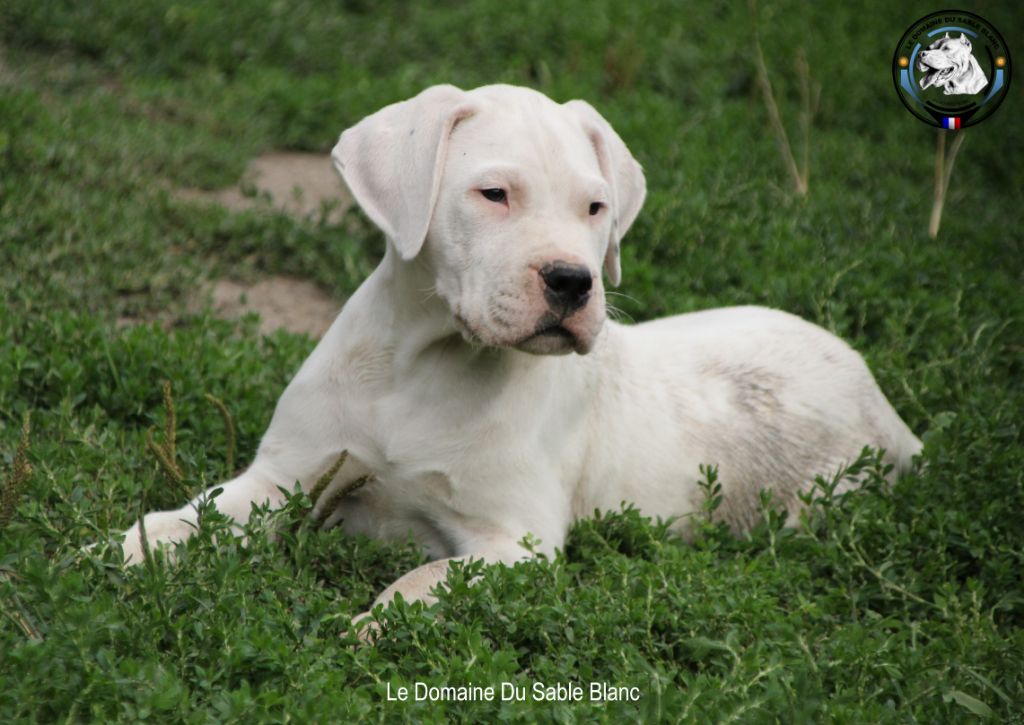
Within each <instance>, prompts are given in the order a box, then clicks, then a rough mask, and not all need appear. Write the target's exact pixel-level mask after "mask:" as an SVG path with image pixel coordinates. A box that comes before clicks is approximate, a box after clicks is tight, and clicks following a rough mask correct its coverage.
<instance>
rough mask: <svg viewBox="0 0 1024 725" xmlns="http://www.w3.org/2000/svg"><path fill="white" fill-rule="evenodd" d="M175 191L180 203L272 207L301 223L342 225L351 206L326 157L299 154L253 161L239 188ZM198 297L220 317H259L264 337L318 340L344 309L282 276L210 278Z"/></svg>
mask: <svg viewBox="0 0 1024 725" xmlns="http://www.w3.org/2000/svg"><path fill="white" fill-rule="evenodd" d="M253 191H255V194H254V193H252V192H253ZM247 192H248V193H247ZM173 193H174V195H175V197H177V198H179V199H184V200H187V201H190V202H198V203H208V204H219V205H221V206H223V207H226V208H227V209H230V210H231V211H243V210H248V209H274V210H277V211H282V212H284V213H286V214H289V215H291V216H294V217H296V218H299V219H319V218H320V216H319V215H321V214H324V217H323V218H324V220H325V221H326V222H327V223H328V224H339V223H340V222H341V219H342V217H343V216H344V214H345V212H346V211H348V209H349V207H351V206H352V198H351V197H350V196H349V195H348V192H347V191H346V190H345V188H344V186H343V185H342V183H341V179H340V178H339V177H338V174H337V173H336V172H335V170H334V168H333V167H332V165H331V160H330V158H329V157H328V156H326V155H320V154H307V153H296V152H273V153H268V154H264V155H263V156H259V157H257V158H255V159H253V160H252V161H250V162H249V165H248V167H247V168H246V171H245V174H244V175H243V176H242V179H241V181H240V182H239V184H237V185H236V186H232V187H230V188H227V189H219V190H217V191H204V190H201V189H191V188H186V189H176V190H175V191H174V192H173ZM200 297H201V298H202V299H204V300H209V301H210V303H211V305H212V307H213V310H214V312H215V313H216V314H217V315H219V316H221V317H225V318H229V319H234V318H239V317H242V316H244V315H246V314H248V313H250V312H256V313H258V314H259V316H260V319H261V322H260V330H261V331H262V332H264V333H269V332H273V331H274V330H278V329H281V328H284V329H286V330H289V331H291V332H304V333H306V334H308V335H310V336H312V337H314V338H318V337H320V336H322V335H323V333H324V332H326V331H327V328H328V327H330V324H331V322H332V321H333V320H334V318H335V316H336V315H337V313H338V310H339V309H340V307H341V303H340V302H338V301H336V300H333V299H331V298H330V297H329V296H328V295H327V294H325V293H324V292H323V291H322V290H321V289H320V288H319V287H317V286H316V285H314V284H312V283H311V282H306V281H304V280H300V279H295V278H292V277H284V276H271V277H266V278H264V279H261V280H258V281H257V282H255V283H252V284H246V283H242V282H238V281H235V280H231V279H218V280H212V281H210V282H209V283H207V284H206V285H204V286H203V289H202V291H201V294H200Z"/></svg>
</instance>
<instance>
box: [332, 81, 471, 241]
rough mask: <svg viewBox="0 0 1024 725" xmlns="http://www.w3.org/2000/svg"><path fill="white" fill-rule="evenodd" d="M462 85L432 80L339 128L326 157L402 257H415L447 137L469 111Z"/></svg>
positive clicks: (427, 221) (438, 178)
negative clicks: (414, 92) (427, 85)
mask: <svg viewBox="0 0 1024 725" xmlns="http://www.w3.org/2000/svg"><path fill="white" fill-rule="evenodd" d="M474 111H475V107H474V106H473V104H472V103H471V102H470V100H469V97H468V96H467V94H466V92H465V91H462V90H460V89H458V88H456V87H455V86H449V85H441V86H432V87H430V88H428V89H426V90H425V91H423V92H422V93H420V94H419V95H418V96H415V97H413V98H410V99H409V100H407V101H402V102H401V103H394V104H392V105H390V106H386V107H384V108H382V109H381V110H379V111H377V112H376V113H374V114H373V115H370V116H367V117H366V118H364V119H363V120H362V121H360V122H359V123H357V124H356V125H355V126H353V127H352V128H350V129H348V130H347V131H345V132H344V133H343V134H341V139H339V141H338V143H337V145H336V146H335V147H334V150H333V151H332V152H331V159H332V160H333V161H334V167H335V168H336V169H337V170H338V173H339V174H341V178H342V180H344V182H345V185H346V186H347V187H348V189H349V191H350V192H351V193H352V197H353V198H354V199H355V200H356V202H358V204H359V206H360V207H362V209H363V211H364V212H366V215H367V216H368V217H370V220H371V221H372V222H373V223H374V224H376V225H377V226H378V227H380V229H381V231H383V232H384V234H385V236H387V238H388V239H390V240H391V241H392V242H393V243H394V245H395V248H396V249H397V251H398V254H399V255H400V256H401V258H402V259H404V260H407V261H408V260H410V259H412V258H413V257H415V256H416V255H417V254H418V253H419V251H420V248H421V247H422V246H423V242H424V240H425V239H426V237H427V229H428V227H429V226H430V219H431V217H432V216H433V214H434V206H435V204H436V202H437V194H438V189H439V188H440V185H441V171H442V169H443V168H444V160H445V155H446V152H447V148H448V137H449V136H450V135H451V132H452V129H453V128H454V127H455V124H456V123H458V122H459V121H460V120H462V119H463V118H466V117H467V116H470V115H472V114H473V113H474Z"/></svg>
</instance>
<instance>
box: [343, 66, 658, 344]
mask: <svg viewBox="0 0 1024 725" xmlns="http://www.w3.org/2000/svg"><path fill="white" fill-rule="evenodd" d="M332 158H333V159H334V163H335V165H336V167H337V168H338V171H339V172H340V173H341V175H342V178H343V179H344V181H345V183H346V185H347V186H348V188H349V189H350V190H351V192H352V194H353V196H354V197H355V199H356V201H357V202H358V203H359V204H360V206H361V207H362V208H363V210H364V211H365V212H366V214H367V215H368V216H369V217H370V219H371V220H372V221H373V222H374V223H376V224H377V225H378V226H379V227H380V228H381V229H382V230H383V231H384V233H385V235H386V236H387V237H388V240H389V243H390V244H392V245H393V246H394V250H395V251H396V252H397V254H398V255H399V256H400V257H401V258H402V259H403V260H405V261H407V262H413V263H417V264H425V265H427V266H428V267H429V269H430V270H431V272H432V274H433V277H434V290H433V291H435V292H436V293H437V295H438V296H439V297H440V298H441V299H443V300H444V301H445V303H446V304H447V305H448V308H449V310H450V312H451V315H452V318H453V320H454V323H455V326H456V328H457V329H458V330H459V331H460V332H461V333H462V335H463V337H464V338H465V339H467V340H468V341H470V342H472V343H475V344H481V345H485V346H491V347H507V348H515V349H518V350H522V351H525V352H532V353H539V354H562V353H567V352H572V351H576V352H578V353H586V352H589V351H590V349H591V348H592V347H593V345H594V342H595V340H596V339H597V336H598V333H599V332H600V330H601V327H602V325H603V324H604V320H605V305H604V285H603V282H602V279H601V268H602V266H603V268H604V271H605V274H606V276H607V278H608V280H609V282H610V283H611V284H613V285H614V284H618V282H619V278H620V274H621V271H620V263H619V243H620V240H621V238H622V236H623V235H624V234H625V233H626V230H627V229H628V228H629V226H630V225H631V224H632V223H633V220H634V219H635V218H636V216H637V214H638V213H639V211H640V206H641V205H642V203H643V199H644V195H645V192H646V185H645V181H644V176H643V171H642V170H641V168H640V165H639V164H638V163H637V162H636V161H635V160H634V159H633V157H632V155H631V154H630V153H629V151H628V149H627V148H626V146H625V144H624V143H623V142H622V139H620V138H619V136H618V135H617V134H616V133H615V131H614V130H612V128H611V126H610V125H609V124H608V123H607V121H605V120H604V119H603V118H602V117H601V116H600V114H598V113H597V111H595V110H594V109H593V108H592V107H591V106H590V105H589V104H587V103H585V102H583V101H570V102H568V103H565V104H557V103H555V102H554V101H552V100H551V99H549V98H547V97H546V96H544V95H543V94H540V93H538V92H536V91H532V90H529V89H526V88H517V87H513V86H502V85H498V86H485V87H482V88H478V89H476V90H473V91H469V92H466V91H461V90H459V89H457V88H454V87H452V86H434V87H433V88H429V89H427V90H425V91H423V92H422V93H421V94H419V95H418V96H416V97H415V98H412V99H410V100H408V101H404V102H402V103H397V104H394V105H392V106H388V107H386V108H384V109H382V110H381V111H378V112H377V113H375V114H373V115H371V116H369V117H367V118H366V119H364V120H363V121H361V122H360V123H359V124H357V125H356V126H354V127H352V128H351V129H349V130H347V131H345V133H344V134H342V136H341V140H340V141H339V142H338V144H337V146H335V148H334V151H333V153H332Z"/></svg>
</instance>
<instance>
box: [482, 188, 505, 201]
mask: <svg viewBox="0 0 1024 725" xmlns="http://www.w3.org/2000/svg"><path fill="white" fill-rule="evenodd" d="M480 193H481V194H483V195H484V198H485V199H487V201H493V202H494V203H496V204H504V203H505V199H506V198H507V197H506V194H505V190H504V189H481V190H480Z"/></svg>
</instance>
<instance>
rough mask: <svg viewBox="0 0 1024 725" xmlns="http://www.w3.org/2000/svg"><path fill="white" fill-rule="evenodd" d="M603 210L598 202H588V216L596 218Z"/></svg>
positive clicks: (602, 205)
mask: <svg viewBox="0 0 1024 725" xmlns="http://www.w3.org/2000/svg"><path fill="white" fill-rule="evenodd" d="M602 208H604V204H602V203H601V202H599V201H592V202H590V216H596V215H597V213H598V212H599V211H601V209H602Z"/></svg>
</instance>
